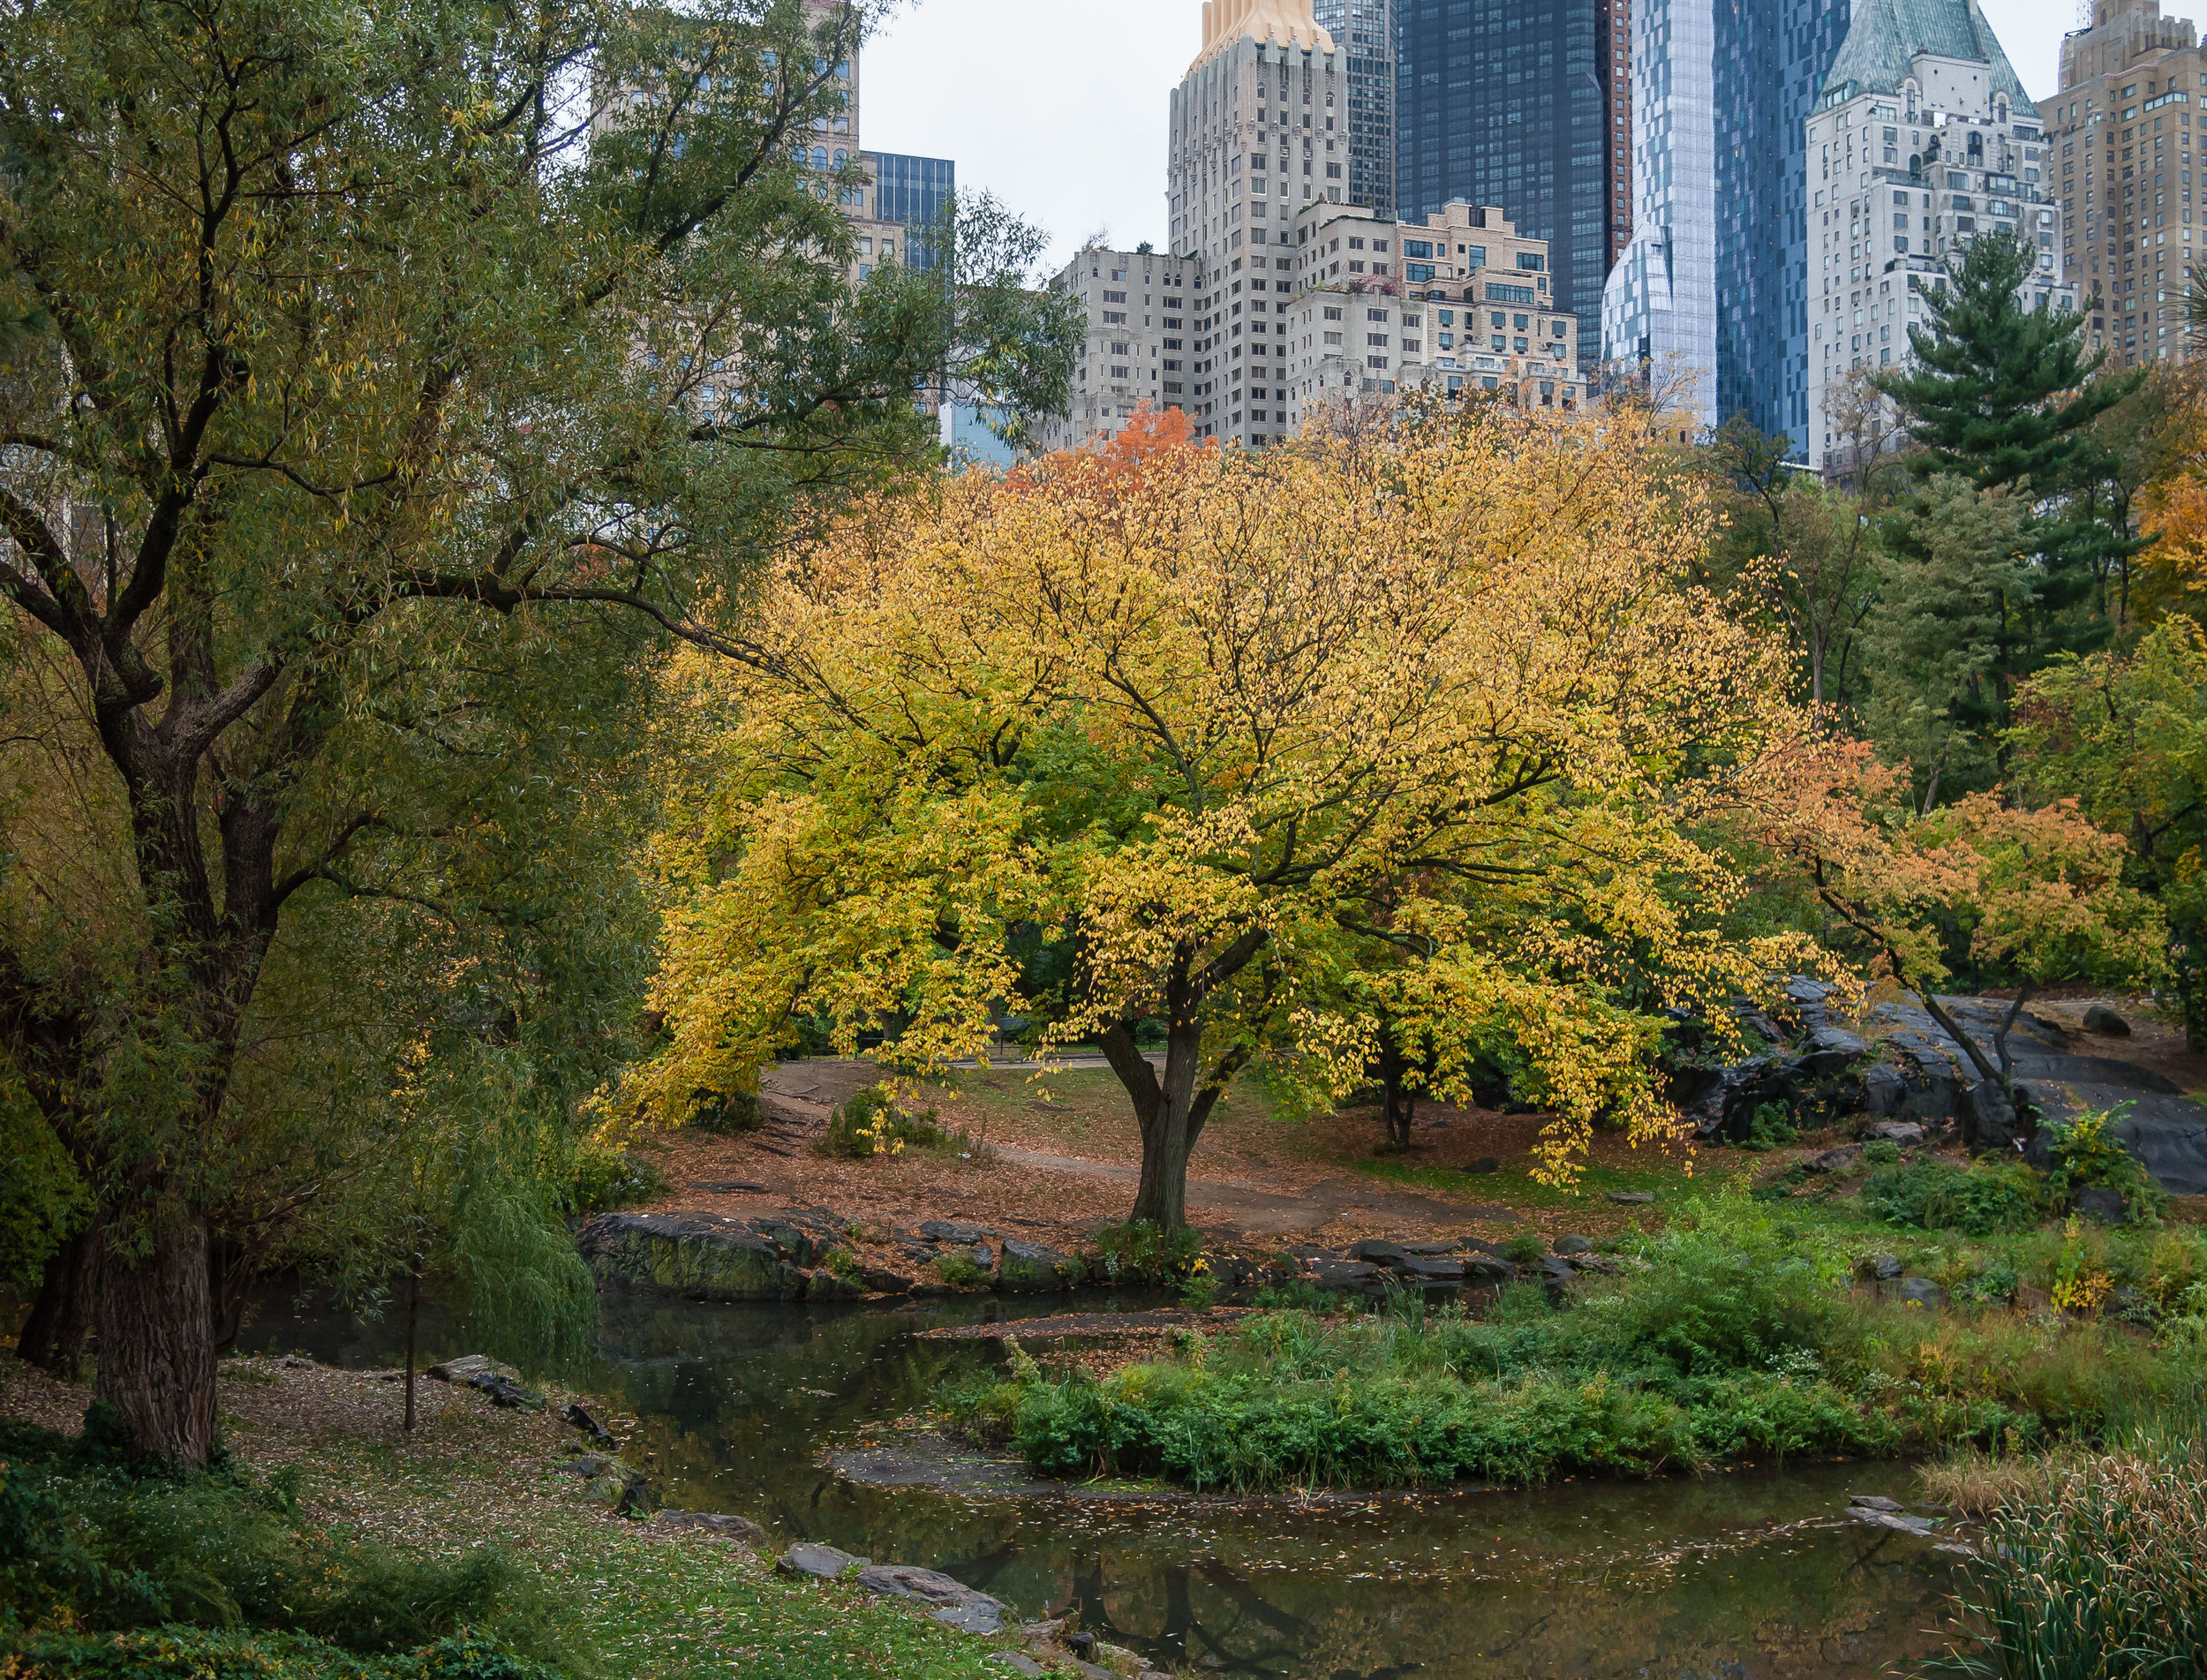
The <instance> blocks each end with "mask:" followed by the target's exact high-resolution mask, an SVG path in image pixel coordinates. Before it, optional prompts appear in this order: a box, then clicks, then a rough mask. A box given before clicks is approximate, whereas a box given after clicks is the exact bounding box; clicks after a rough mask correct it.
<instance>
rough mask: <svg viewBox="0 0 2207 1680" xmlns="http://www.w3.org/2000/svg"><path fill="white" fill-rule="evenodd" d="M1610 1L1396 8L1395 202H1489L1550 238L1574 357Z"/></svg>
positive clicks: (1420, 207) (1604, 215)
mask: <svg viewBox="0 0 2207 1680" xmlns="http://www.w3.org/2000/svg"><path fill="white" fill-rule="evenodd" d="M1608 10H1609V7H1608V0H1552V3H1551V4H1545V5H1538V6H1534V5H1527V4H1524V0H1395V41H1396V48H1395V72H1396V73H1395V137H1396V149H1395V203H1396V214H1397V215H1399V216H1400V217H1401V218H1402V219H1403V220H1404V221H1405V222H1422V221H1423V220H1425V218H1426V217H1427V216H1428V215H1432V214H1433V213H1434V212H1435V211H1436V210H1438V209H1440V208H1441V207H1442V205H1444V204H1446V203H1448V202H1449V201H1450V200H1451V199H1461V200H1465V202H1467V203H1470V204H1492V205H1498V206H1500V207H1502V210H1503V214H1504V215H1507V216H1509V217H1510V220H1511V221H1512V222H1515V223H1516V224H1517V227H1518V232H1520V233H1522V234H1524V235H1525V236H1526V237H1530V238H1535V239H1545V240H1547V241H1548V265H1549V267H1550V269H1551V270H1552V271H1553V273H1554V275H1555V293H1556V297H1557V298H1558V300H1559V301H1560V302H1561V303H1562V304H1563V306H1564V307H1565V308H1567V309H1569V310H1570V311H1571V313H1574V314H1576V315H1577V316H1578V344H1579V356H1580V359H1581V360H1582V361H1586V360H1587V359H1590V358H1592V356H1593V353H1594V349H1595V347H1596V346H1597V345H1598V344H1599V343H1601V287H1602V281H1603V278H1604V276H1605V275H1607V273H1608V267H1609V252H1610V248H1611V247H1610V240H1609V233H1608V220H1609V215H1608V207H1609V202H1610V200H1609V188H1608V159H1609V151H1610V149H1611V148H1610V147H1609V146H1608V123H1607V111H1606V105H1607V102H1608V89H1609V87H1610V71H1611V66H1610V65H1609V64H1607V63H1605V61H1604V54H1603V52H1602V50H1601V44H1602V42H1603V41H1605V40H1607V39H1608V36H1607V34H1606V31H1607V28H1608V17H1607V13H1608Z"/></svg>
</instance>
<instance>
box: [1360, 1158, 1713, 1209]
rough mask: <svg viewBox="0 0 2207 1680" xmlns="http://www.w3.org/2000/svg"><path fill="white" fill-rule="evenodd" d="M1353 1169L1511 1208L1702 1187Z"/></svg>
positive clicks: (1623, 1177) (1518, 1170)
mask: <svg viewBox="0 0 2207 1680" xmlns="http://www.w3.org/2000/svg"><path fill="white" fill-rule="evenodd" d="M1352 1165H1353V1166H1354V1167H1355V1168H1356V1170H1357V1171H1360V1172H1361V1173H1363V1174H1364V1175H1365V1176H1366V1177H1367V1178H1372V1179H1384V1180H1385V1181H1387V1182H1388V1183H1390V1184H1402V1185H1411V1186H1414V1187H1417V1188H1420V1189H1424V1190H1445V1191H1449V1192H1450V1193H1451V1194H1456V1195H1467V1196H1476V1197H1479V1198H1480V1199H1482V1200H1486V1201H1493V1202H1503V1203H1506V1204H1507V1205H1509V1206H1510V1207H1513V1208H1571V1207H1582V1206H1586V1205H1587V1204H1590V1203H1593V1202H1601V1201H1602V1200H1603V1199H1604V1198H1605V1197H1606V1196H1607V1195H1608V1193H1609V1192H1610V1191H1612V1190H1650V1191H1653V1192H1654V1194H1656V1196H1657V1197H1658V1198H1659V1199H1662V1200H1670V1199H1674V1198H1677V1197H1682V1196H1684V1195H1687V1194H1691V1192H1692V1191H1693V1189H1694V1187H1695V1186H1696V1184H1697V1182H1698V1181H1697V1180H1696V1179H1692V1178H1690V1177H1688V1176H1687V1174H1686V1173H1685V1172H1684V1171H1681V1170H1679V1169H1676V1168H1670V1167H1605V1166H1588V1167H1587V1168H1586V1169H1585V1170H1584V1171H1582V1172H1581V1173H1580V1174H1579V1177H1578V1183H1577V1184H1576V1185H1575V1186H1573V1187H1571V1188H1570V1189H1568V1190H1566V1189H1559V1188H1557V1187H1555V1186H1554V1185H1550V1184H1543V1183H1541V1182H1540V1179H1536V1178H1534V1177H1533V1174H1532V1171H1531V1170H1530V1169H1529V1168H1528V1167H1525V1166H1524V1165H1521V1164H1507V1165H1504V1166H1503V1168H1502V1169H1501V1170H1500V1171H1495V1172H1459V1171H1456V1170H1455V1169H1454V1168H1452V1167H1443V1166H1434V1165H1429V1164H1420V1163H1416V1162H1409V1161H1402V1160H1389V1159H1380V1160H1357V1161H1354V1162H1352Z"/></svg>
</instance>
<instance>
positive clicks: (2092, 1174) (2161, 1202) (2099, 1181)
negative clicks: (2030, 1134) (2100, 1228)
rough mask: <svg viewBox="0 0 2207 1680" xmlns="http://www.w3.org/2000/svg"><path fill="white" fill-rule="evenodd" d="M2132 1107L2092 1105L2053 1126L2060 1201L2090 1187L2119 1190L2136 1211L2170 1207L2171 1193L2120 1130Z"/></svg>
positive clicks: (2052, 1181)
mask: <svg viewBox="0 0 2207 1680" xmlns="http://www.w3.org/2000/svg"><path fill="white" fill-rule="evenodd" d="M2128 1106H2129V1105H2128V1104H2122V1105H2121V1107H2119V1108H2115V1109H2093V1110H2088V1111H2086V1112H2084V1113H2083V1114H2080V1115H2078V1116H2077V1117H2076V1118H2075V1119H2074V1120H2067V1121H2064V1120H2054V1121H2052V1122H2050V1123H2049V1124H2048V1125H2047V1127H2046V1130H2047V1133H2048V1134H2049V1154H2050V1156H2051V1157H2052V1163H2053V1169H2052V1171H2050V1172H2049V1173H2048V1175H2047V1187H2048V1191H2049V1193H2050V1194H2052V1195H2053V1198H2054V1199H2055V1200H2057V1201H2059V1202H2070V1201H2073V1200H2074V1199H2075V1195H2076V1193H2077V1192H2078V1191H2079V1190H2081V1189H2083V1188H2084V1187H2087V1186H2090V1187H2094V1188H2097V1189H2101V1190H2113V1192H2114V1193H2115V1194H2117V1195H2119V1196H2120V1197H2121V1198H2122V1199H2123V1201H2124V1202H2126V1203H2128V1206H2129V1207H2130V1209H2132V1211H2134V1212H2136V1213H2142V1214H2147V1215H2152V1216H2158V1215H2159V1214H2160V1213H2161V1212H2162V1211H2164V1210H2165V1209H2166V1208H2167V1206H2168V1200H2169V1199H2168V1194H2167V1193H2166V1191H2164V1190H2163V1189H2162V1188H2161V1187H2160V1186H2159V1185H2158V1184H2156V1183H2155V1182H2154V1181H2153V1177H2152V1175H2151V1173H2149V1172H2148V1171H2146V1170H2145V1168H2144V1167H2143V1165H2141V1164H2139V1161H2138V1158H2137V1157H2136V1156H2134V1155H2132V1154H2131V1153H2130V1151H2129V1150H2128V1149H2125V1148H2123V1146H2122V1142H2121V1140H2120V1139H2119V1138H2117V1137H2116V1135H2115V1133H2114V1121H2115V1119H2116V1117H2117V1116H2118V1115H2119V1114H2120V1112H2121V1110H2122V1108H2127V1107H2128Z"/></svg>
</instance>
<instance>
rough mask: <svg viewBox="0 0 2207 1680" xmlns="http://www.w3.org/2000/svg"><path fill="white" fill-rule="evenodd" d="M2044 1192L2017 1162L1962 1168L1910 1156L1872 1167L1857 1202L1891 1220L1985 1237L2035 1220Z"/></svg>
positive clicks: (2035, 1176)
mask: <svg viewBox="0 0 2207 1680" xmlns="http://www.w3.org/2000/svg"><path fill="white" fill-rule="evenodd" d="M1862 1203H1863V1206H1864V1207H1865V1208H1867V1209H1869V1210H1870V1211H1871V1212H1872V1213H1873V1214H1875V1215H1877V1216H1878V1217H1879V1218H1880V1219H1883V1220H1886V1221H1887V1222H1888V1223H1889V1224H1896V1225H1912V1226H1914V1227H1915V1228H1916V1229H1917V1230H1919V1231H1959V1232H1962V1233H1963V1234H1964V1235H1967V1236H1971V1237H1989V1236H1992V1235H1993V1234H1994V1233H1996V1232H2003V1231H2028V1230H2030V1228H2031V1227H2032V1226H2034V1225H2036V1224H2038V1220H2039V1217H2040V1216H2041V1214H2042V1212H2043V1211H2044V1209H2045V1187H2044V1186H2043V1185H2042V1184H2041V1182H2040V1180H2039V1179H2038V1174H2036V1173H2034V1172H2033V1171H2031V1170H2030V1168H2029V1167H2027V1166H2025V1165H2023V1164H2022V1163H2021V1162H2015V1163H2013V1164H2005V1165H2000V1166H1973V1167H1967V1168H1964V1167H1956V1166H1953V1165H1950V1164H1947V1162H1944V1161H1911V1162H1909V1163H1908V1164H1904V1165H1898V1166H1882V1167H1879V1169H1878V1170H1877V1171H1874V1172H1872V1174H1871V1175H1870V1176H1869V1178H1868V1179H1864V1182H1863V1187H1862Z"/></svg>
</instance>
